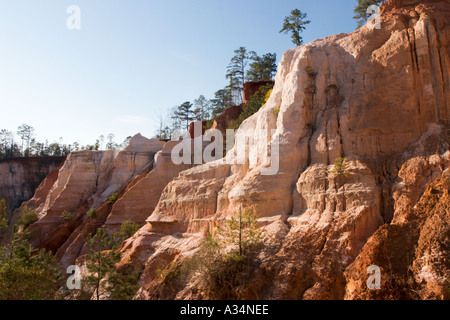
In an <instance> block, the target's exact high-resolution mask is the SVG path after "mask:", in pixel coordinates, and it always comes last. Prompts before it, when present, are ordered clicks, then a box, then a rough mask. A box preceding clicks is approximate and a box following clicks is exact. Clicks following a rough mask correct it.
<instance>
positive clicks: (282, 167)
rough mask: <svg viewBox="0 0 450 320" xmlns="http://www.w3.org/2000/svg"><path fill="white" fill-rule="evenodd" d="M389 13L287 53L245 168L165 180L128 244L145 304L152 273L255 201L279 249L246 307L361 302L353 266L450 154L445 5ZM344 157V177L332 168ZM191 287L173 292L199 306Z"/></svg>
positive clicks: (200, 170)
mask: <svg viewBox="0 0 450 320" xmlns="http://www.w3.org/2000/svg"><path fill="white" fill-rule="evenodd" d="M381 11H382V15H381V28H380V29H376V28H370V27H369V26H365V27H363V28H361V29H359V30H357V31H355V32H353V33H350V34H340V35H335V36H332V37H328V38H325V39H320V40H317V41H314V42H311V43H309V44H307V45H304V46H301V47H298V48H295V49H293V50H290V51H288V52H286V53H285V55H284V56H283V59H282V61H281V63H280V65H279V68H278V73H277V76H276V79H275V80H276V81H275V83H276V84H275V87H274V89H273V93H272V95H271V97H270V99H269V101H268V102H267V104H266V105H265V106H264V107H263V108H262V109H261V110H260V111H259V112H258V113H257V114H255V115H254V116H252V117H251V118H249V119H247V120H246V121H245V122H244V123H243V124H242V126H241V128H240V130H239V132H238V133H237V139H238V140H239V137H240V136H242V135H244V134H248V132H246V130H247V129H249V130H253V131H252V132H253V136H252V137H253V139H250V140H249V142H248V143H247V147H248V149H249V150H250V152H249V154H248V155H247V161H246V162H245V164H244V165H236V164H233V161H228V162H224V161H216V162H213V163H209V164H205V165H202V166H197V167H195V168H192V169H189V170H187V171H184V172H182V173H181V174H180V176H178V177H177V178H175V179H174V180H173V181H172V182H170V183H169V184H168V185H167V187H166V188H165V189H164V191H163V192H162V195H161V198H160V199H159V203H158V204H157V206H156V208H155V210H154V211H153V213H152V214H151V215H150V216H149V218H148V219H147V222H148V224H147V225H146V226H145V227H143V228H142V229H141V230H140V231H139V232H138V233H137V234H136V235H135V236H134V237H133V238H132V239H130V240H128V241H127V242H126V243H125V244H124V246H123V249H122V253H123V263H132V264H134V265H136V266H139V267H141V268H142V270H143V274H142V276H141V284H142V290H141V295H142V297H144V298H149V297H152V290H153V289H154V287H153V284H154V282H153V280H154V279H155V270H156V268H159V267H161V266H164V265H167V264H169V263H170V262H171V261H172V260H173V259H178V260H182V259H183V256H187V255H189V254H190V253H191V252H192V251H193V250H195V249H197V248H198V246H199V244H200V243H201V241H202V239H203V237H204V236H205V234H206V232H208V231H213V230H214V226H215V225H217V224H218V223H220V220H221V219H223V218H224V217H227V216H230V215H231V214H232V213H233V212H234V211H235V210H236V208H238V207H239V206H246V205H254V204H257V205H258V210H259V214H260V215H261V218H260V222H261V225H262V229H263V230H264V236H265V244H266V247H267V248H269V247H270V248H271V250H272V251H270V252H271V253H270V254H269V251H268V249H267V251H266V252H264V250H265V249H263V253H262V254H261V255H262V256H263V262H262V264H261V266H260V269H259V270H258V271H257V272H256V274H257V276H256V277H255V280H254V283H253V286H252V290H253V291H252V290H248V296H246V298H275V299H343V298H344V297H346V298H352V299H357V298H360V297H363V295H360V293H361V290H362V289H361V288H359V289H361V290H359V289H358V288H357V287H358V285H361V284H362V283H363V282H361V281H360V282H355V280H354V277H362V278H365V279H366V278H367V269H361V268H359V269H358V268H356V269H355V267H354V264H353V263H354V261H355V259H356V258H357V257H358V256H359V255H360V254H361V252H365V251H364V250H363V248H364V246H365V245H366V244H367V243H368V240H369V239H371V237H372V235H373V234H374V233H376V232H377V230H381V229H380V227H381V226H382V225H384V224H390V225H394V224H397V223H400V224H401V223H402V222H401V221H402V220H404V219H408V218H407V217H405V216H404V213H403V212H404V211H405V210H407V208H411V207H414V205H415V204H416V203H417V202H418V201H419V200H420V197H421V195H422V194H423V192H424V191H425V189H426V188H427V185H429V184H430V183H432V182H433V181H434V180H435V179H438V178H439V177H440V176H441V175H442V173H443V171H444V170H445V169H446V168H447V167H448V164H449V162H448V161H449V156H450V154H449V152H448V142H449V141H448V137H447V136H446V128H445V125H443V124H444V120H445V119H446V118H448V116H449V114H450V109H449V101H450V78H449V77H450V74H449V70H450V58H449V57H450V55H449V39H450V37H449V35H450V33H449V32H450V27H449V21H448V19H449V17H450V14H449V3H448V1H387V2H386V3H384V4H383V5H382V10H381ZM278 111H279V112H278ZM272 130H274V131H273V132H272ZM267 136H268V137H269V139H267ZM275 140H278V141H279V170H278V172H277V174H275V175H264V174H262V171H263V169H264V168H267V167H268V166H270V165H271V160H270V156H271V154H270V152H267V150H268V148H266V145H267V144H269V145H270V142H271V141H272V142H273V141H275ZM267 141H269V142H267ZM269 150H270V149H269ZM239 151H240V150H239V148H238V147H235V148H234V149H233V150H231V151H230V152H229V153H228V156H227V158H228V160H232V159H235V158H236V154H237V153H238V152H239ZM339 157H343V158H344V157H345V158H346V161H345V174H344V172H341V173H339V172H336V170H335V168H336V167H335V165H334V163H335V161H336V159H337V158H339ZM411 163H417V165H411ZM272 164H273V163H272ZM400 227H401V226H400ZM387 237H388V238H387V240H386V241H389V235H387ZM401 245H404V246H414V243H409V242H403V243H401ZM274 248H275V249H274ZM274 250H275V251H274ZM362 250H363V251H362ZM399 250H401V248H399ZM378 263H380V264H381V262H380V261H378ZM349 266H352V269H351V270H352V272H351V273H348V274H347V275H344V272H345V270H346V269H347V268H349ZM380 267H383V266H380ZM417 268H418V267H417ZM261 279H262V280H261ZM423 279H424V280H423V281H425V282H426V281H427V278H426V277H423ZM261 282H262V283H263V285H262V284H261ZM190 285H193V284H190ZM190 285H187V288H188V287H189V286H190ZM187 288H186V289H185V290H181V291H179V292H178V294H176V295H175V296H176V297H177V298H199V297H200V296H198V295H197V296H196V295H193V294H192V291H191V290H188V289H187ZM255 290H256V291H255ZM358 290H359V291H358ZM255 292H256V293H255ZM380 292H381V291H380ZM175 296H172V298H173V297H175ZM381 296H382V297H383V296H384V297H387V296H388V295H387V293H386V291H384V293H381Z"/></svg>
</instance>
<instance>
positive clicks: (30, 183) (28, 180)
mask: <svg viewBox="0 0 450 320" xmlns="http://www.w3.org/2000/svg"><path fill="white" fill-rule="evenodd" d="M64 160H65V157H54V158H24V159H13V160H8V161H4V162H2V163H0V199H5V201H6V204H7V206H8V207H9V208H10V209H15V208H17V207H19V206H20V205H21V203H22V202H23V201H27V200H30V199H31V197H33V195H34V193H35V191H36V189H37V188H38V186H39V184H40V183H41V182H42V181H43V180H44V178H45V177H46V176H47V175H48V174H49V173H51V172H53V171H55V170H56V169H58V167H59V166H60V165H61V164H62V163H63V162H64Z"/></svg>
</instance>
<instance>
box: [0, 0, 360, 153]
mask: <svg viewBox="0 0 450 320" xmlns="http://www.w3.org/2000/svg"><path fill="white" fill-rule="evenodd" d="M355 4H356V0H345V1H335V0H317V1H306V0H296V1H294V0H279V1H266V0H231V1H229V0H227V1H223V0H222V1H216V0H192V1H186V0H176V1H175V0H167V1H166V0H164V1H152V0H145V1H144V0H132V1H129V0H70V1H66V0H39V1H36V0H14V1H11V0H0V108H1V116H0V129H8V130H10V131H16V130H17V127H18V126H19V125H21V124H22V123H26V124H29V125H31V126H33V127H34V128H35V130H36V134H37V136H36V138H37V140H39V141H45V140H46V139H47V140H49V142H52V141H58V140H59V138H60V137H63V142H64V143H72V142H74V141H77V142H79V143H81V144H88V143H89V144H93V143H94V142H95V140H96V139H97V138H98V137H99V136H100V135H101V134H104V135H105V136H106V135H107V134H109V133H114V134H115V135H116V139H115V140H116V142H122V141H123V140H124V139H125V138H126V137H127V136H130V135H134V134H136V133H138V132H140V133H141V134H143V135H144V136H147V137H151V136H154V135H155V134H156V131H157V127H158V125H159V115H161V114H163V115H165V114H167V113H168V110H169V109H170V108H172V107H174V106H176V105H180V104H182V103H183V102H184V101H193V100H194V99H197V98H198V97H199V96H200V95H204V96H206V98H208V99H210V98H213V96H214V92H215V91H217V90H219V89H222V88H223V87H225V86H226V85H227V81H226V79H225V73H226V67H227V65H228V64H229V62H230V59H231V58H232V56H233V54H234V52H233V51H234V50H235V49H237V48H239V47H240V46H245V47H246V48H247V49H248V50H253V51H256V52H257V53H258V54H259V55H262V54H265V53H269V52H271V53H276V54H277V56H278V62H279V61H280V60H281V57H282V55H283V53H284V52H285V51H286V50H289V49H292V48H293V47H294V45H293V44H292V42H291V38H290V35H286V34H280V33H279V30H281V27H282V24H283V19H284V17H285V16H287V15H289V13H290V11H291V10H293V9H295V8H298V9H300V10H302V11H303V12H306V13H307V14H308V18H309V19H310V20H311V21H312V22H311V24H310V25H308V26H307V29H306V31H305V32H304V33H303V35H302V36H303V39H304V42H305V43H308V42H310V41H313V40H315V39H318V38H323V37H326V36H330V35H333V34H337V33H347V32H352V31H353V30H355V27H356V22H355V21H354V20H353V19H352V16H353V8H354V6H355ZM70 5H76V6H78V7H79V8H80V10H81V29H80V30H69V29H68V28H67V26H66V21H67V19H68V18H69V16H70V14H68V13H67V12H66V10H67V8H68V7H69V6H70Z"/></svg>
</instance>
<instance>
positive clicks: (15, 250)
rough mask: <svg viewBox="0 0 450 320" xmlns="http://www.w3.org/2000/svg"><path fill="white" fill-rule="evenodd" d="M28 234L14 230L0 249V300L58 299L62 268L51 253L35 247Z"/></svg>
mask: <svg viewBox="0 0 450 320" xmlns="http://www.w3.org/2000/svg"><path fill="white" fill-rule="evenodd" d="M28 237H29V233H28V232H27V231H24V232H22V233H20V234H18V233H17V229H16V228H15V229H14V233H13V235H12V238H11V240H10V241H9V243H8V244H6V245H5V246H3V247H1V248H0V300H54V299H60V298H61V297H60V294H59V293H58V289H59V288H60V287H61V286H62V285H63V283H62V279H63V277H62V270H61V267H60V266H59V264H58V263H57V262H56V260H55V259H54V257H53V256H52V254H51V253H49V252H47V251H45V250H43V249H41V250H36V249H34V248H33V247H32V246H31V244H30V243H29V241H28Z"/></svg>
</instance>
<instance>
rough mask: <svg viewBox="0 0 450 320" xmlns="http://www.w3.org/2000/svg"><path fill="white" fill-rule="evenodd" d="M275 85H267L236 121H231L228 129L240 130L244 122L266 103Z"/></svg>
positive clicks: (253, 97)
mask: <svg viewBox="0 0 450 320" xmlns="http://www.w3.org/2000/svg"><path fill="white" fill-rule="evenodd" d="M272 88H273V84H270V83H269V84H266V85H265V86H262V87H261V88H259V90H258V91H257V92H256V93H255V94H254V95H253V96H252V97H251V98H250V100H249V101H248V102H247V103H246V104H245V105H244V107H243V108H242V112H241V114H240V116H239V118H238V119H237V120H236V121H230V123H229V125H228V126H229V128H228V129H234V130H236V129H238V128H239V127H240V126H241V124H242V122H244V121H245V120H246V119H248V118H249V117H251V116H252V115H254V114H255V113H256V112H258V111H259V109H261V107H262V106H263V105H264V104H265V103H266V101H267V100H266V98H267V94H268V92H269V91H270V90H272Z"/></svg>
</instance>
